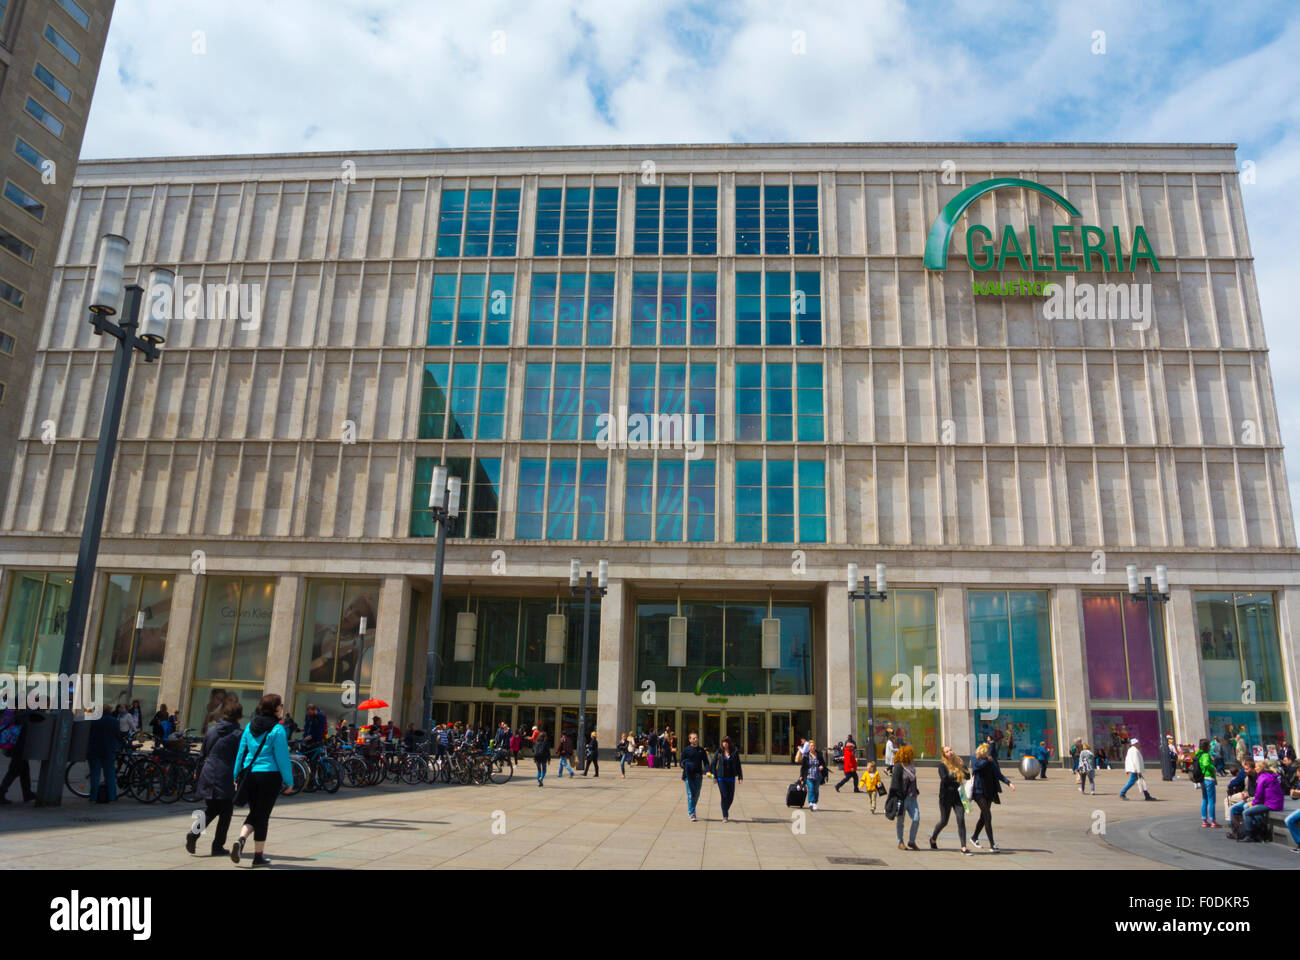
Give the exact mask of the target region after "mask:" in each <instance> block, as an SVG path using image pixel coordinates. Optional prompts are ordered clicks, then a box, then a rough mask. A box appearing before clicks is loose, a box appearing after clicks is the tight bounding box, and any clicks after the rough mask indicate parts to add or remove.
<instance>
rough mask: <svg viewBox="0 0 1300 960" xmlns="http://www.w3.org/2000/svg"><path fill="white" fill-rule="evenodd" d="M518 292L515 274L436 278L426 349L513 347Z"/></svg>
mask: <svg viewBox="0 0 1300 960" xmlns="http://www.w3.org/2000/svg"><path fill="white" fill-rule="evenodd" d="M514 291H515V277H514V274H511V273H494V274H492V275H491V276H490V277H489V276H487V275H485V274H482V273H466V274H462V275H460V276H459V277H457V276H456V275H455V274H451V273H442V274H436V275H435V276H434V278H433V291H432V296H431V297H430V298H429V333H428V336H427V337H426V339H425V345H426V346H430V347H446V346H450V345H451V344H452V343H453V342H454V343H455V344H456V346H479V345H482V346H486V347H504V346H509V344H510V312H511V308H512V304H513V301H514Z"/></svg>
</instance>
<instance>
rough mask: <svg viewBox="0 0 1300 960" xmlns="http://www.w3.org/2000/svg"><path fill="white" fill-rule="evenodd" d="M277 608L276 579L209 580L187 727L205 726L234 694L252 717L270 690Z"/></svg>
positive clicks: (200, 626)
mask: <svg viewBox="0 0 1300 960" xmlns="http://www.w3.org/2000/svg"><path fill="white" fill-rule="evenodd" d="M274 604H275V581H274V580H272V579H265V578H254V577H213V576H210V577H208V578H207V582H206V586H205V588H204V592H203V612H202V615H201V617H200V619H199V638H198V652H197V654H196V656H195V661H194V683H193V686H192V687H191V692H190V696H189V704H190V713H189V719H188V721H187V722H186V726H189V727H196V728H199V729H200V730H202V729H204V728H206V726H207V725H208V724H210V723H212V722H213V721H215V720H216V719H217V717H218V716H219V714H220V711H221V703H222V701H223V700H224V698H225V696H226V695H227V694H231V693H233V694H235V695H236V696H238V697H239V700H240V702H241V703H242V704H243V707H244V713H245V715H246V716H250V715H251V714H252V710H253V709H254V708H255V707H256V706H257V701H258V700H260V699H261V697H262V693H263V691H264V689H265V684H266V658H267V649H268V647H269V644H270V638H271V617H272V610H273V607H274Z"/></svg>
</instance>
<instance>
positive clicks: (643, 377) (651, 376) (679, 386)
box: [627, 363, 717, 445]
mask: <svg viewBox="0 0 1300 960" xmlns="http://www.w3.org/2000/svg"><path fill="white" fill-rule="evenodd" d="M627 412H628V440H629V442H640V443H649V444H656V445H657V444H663V445H677V444H684V443H685V441H686V439H687V436H686V431H687V430H688V429H689V431H690V440H691V441H692V442H700V441H703V442H712V441H713V440H714V439H715V438H716V430H717V366H716V365H715V364H712V363H692V364H690V365H689V366H688V365H687V364H684V363H661V364H654V363H633V364H631V365H629V367H628V404H627ZM638 414H639V415H640V416H641V417H643V418H645V419H644V420H643V421H638V422H633V421H632V417H633V416H636V415H638ZM638 427H641V428H643V430H644V431H645V436H638V435H637V431H638Z"/></svg>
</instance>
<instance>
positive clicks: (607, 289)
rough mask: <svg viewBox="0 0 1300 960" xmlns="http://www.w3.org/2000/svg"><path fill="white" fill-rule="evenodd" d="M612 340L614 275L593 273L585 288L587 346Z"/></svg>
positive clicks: (600, 345) (604, 343)
mask: <svg viewBox="0 0 1300 960" xmlns="http://www.w3.org/2000/svg"><path fill="white" fill-rule="evenodd" d="M613 342H614V275H613V274H612V273H593V274H592V275H591V276H590V278H589V280H588V288H587V346H589V347H607V346H609V345H610V344H611V343H613Z"/></svg>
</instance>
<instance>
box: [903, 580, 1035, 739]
mask: <svg viewBox="0 0 1300 960" xmlns="http://www.w3.org/2000/svg"><path fill="white" fill-rule="evenodd" d="M938 603H939V609H938V611H937V613H938V619H939V676H940V680H941V683H940V687H939V689H940V690H941V691H942V694H941V699H940V714H941V717H940V719H941V721H942V724H943V726H942V729H943V734H942V736H943V738H944V740H943V742H944V743H946V744H947V745H948V746H950V747H952V749H953V752H955V753H956V754H957V756H959V757H967V756H970V754H971V752H972V751H973V750H974V749H975V710H974V707H975V704H974V703H949V702H948V692H949V691H950V690H951V691H954V692H955V691H957V690H963V691H966V696H967V697H969V696H972V695H973V694H974V693H978V692H979V689H980V685H979V684H978V683H976V685H975V687H974V690H973V691H972V688H971V687H970V685H968V684H964V683H956V682H955V681H954V682H953V683H948V682H947V679H946V678H948V677H953V678H956V677H965V676H966V675H967V674H969V673H970V672H971V657H970V635H969V632H968V631H967V629H966V590H965V589H964V588H963V587H962V586H961V585H960V584H946V585H944V586H941V587H940V588H939V596H938ZM1005 679H1007V680H1009V679H1010V678H1005ZM1002 682H1003V681H1002V680H1001V679H1000V680H999V684H1001V683H1002ZM987 689H989V690H990V691H991V689H992V688H991V687H988V688H987ZM1010 693H1011V691H1010V690H1007V689H1005V688H1004V687H1002V686H999V693H998V697H999V700H1001V698H1002V697H1003V696H1007V697H1008V698H1009V696H1010ZM920 695H921V691H919V690H918V691H914V692H913V696H916V697H919V696H920ZM939 746H943V744H942V743H941V744H939Z"/></svg>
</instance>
